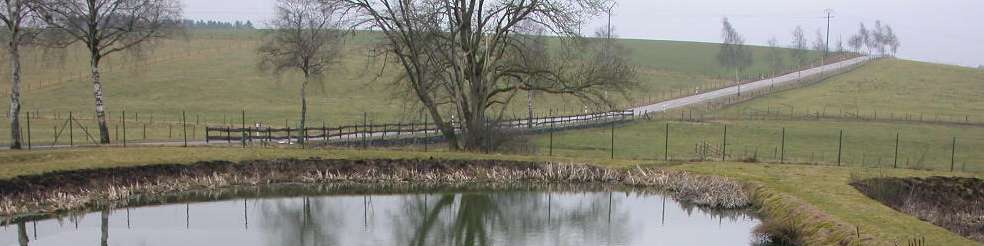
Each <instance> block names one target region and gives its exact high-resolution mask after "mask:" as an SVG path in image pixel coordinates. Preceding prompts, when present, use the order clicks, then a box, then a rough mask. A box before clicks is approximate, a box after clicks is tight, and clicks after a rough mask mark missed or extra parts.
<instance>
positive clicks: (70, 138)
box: [68, 111, 125, 147]
mask: <svg viewBox="0 0 984 246" xmlns="http://www.w3.org/2000/svg"><path fill="white" fill-rule="evenodd" d="M72 123H75V120H74V118H72V112H71V111H69V112H68V147H73V146H75V139H74V138H75V125H72ZM124 143H125V142H124ZM124 147H125V146H124Z"/></svg>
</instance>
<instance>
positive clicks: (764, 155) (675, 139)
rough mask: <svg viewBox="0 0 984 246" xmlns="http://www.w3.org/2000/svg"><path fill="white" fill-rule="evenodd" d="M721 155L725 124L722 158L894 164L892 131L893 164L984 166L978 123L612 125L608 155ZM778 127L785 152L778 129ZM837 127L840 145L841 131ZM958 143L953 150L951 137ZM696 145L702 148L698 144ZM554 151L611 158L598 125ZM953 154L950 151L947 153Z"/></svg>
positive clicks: (983, 137)
mask: <svg viewBox="0 0 984 246" xmlns="http://www.w3.org/2000/svg"><path fill="white" fill-rule="evenodd" d="M667 124H669V129H670V133H669V142H670V144H669V148H668V150H669V154H668V157H669V158H670V159H673V160H701V159H704V160H721V157H722V155H721V149H722V143H723V142H724V141H722V140H723V139H724V137H725V136H724V134H725V132H724V128H725V126H727V128H728V132H727V146H726V148H725V151H726V152H727V153H726V158H727V160H730V161H737V160H753V159H754V160H757V161H763V162H776V163H778V162H780V161H785V162H790V163H809V164H823V165H837V154H838V146H839V145H840V147H842V148H841V150H842V152H841V163H842V165H845V166H855V167H861V166H863V167H893V166H895V143H896V133H899V135H900V136H901V137H900V141H899V156H898V165H897V166H898V167H899V168H910V169H932V170H949V169H950V164H951V157H954V160H953V161H954V162H953V164H954V169H955V170H966V171H973V172H984V153H981V152H980V151H978V150H979V149H981V148H984V128H981V127H976V126H945V125H929V124H891V123H865V122H842V121H721V122H707V123H689V122H666V121H642V122H637V123H633V124H629V125H625V126H622V127H618V128H616V129H615V156H616V158H621V159H640V160H662V159H664V158H666V157H667V153H666V150H667V146H666V139H667V137H666V126H667ZM783 128H785V154H783V153H782V152H783V147H782V146H783V145H782V144H783V135H782V134H783V133H782V129H783ZM841 130H843V131H844V138H843V145H841V140H840V131H841ZM954 137H956V138H957V149H956V152H955V153H954V152H953V151H952V145H953V138H954ZM534 141H535V144H536V146H537V148H538V150H539V152H540V154H546V153H549V148H550V136H549V135H540V136H538V137H537V138H536V139H535V140H534ZM701 146H706V147H704V148H702V147H701ZM553 153H554V154H555V155H557V156H571V157H583V158H610V155H611V129H607V128H597V129H589V130H580V131H569V132H560V133H555V134H554V135H553ZM951 155H953V156H951Z"/></svg>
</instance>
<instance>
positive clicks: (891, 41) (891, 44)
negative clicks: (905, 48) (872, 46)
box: [885, 25, 902, 56]
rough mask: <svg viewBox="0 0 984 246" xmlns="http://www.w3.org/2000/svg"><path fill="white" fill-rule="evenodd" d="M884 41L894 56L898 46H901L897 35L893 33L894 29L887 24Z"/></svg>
mask: <svg viewBox="0 0 984 246" xmlns="http://www.w3.org/2000/svg"><path fill="white" fill-rule="evenodd" d="M885 43H886V45H888V50H889V51H890V52H891V53H892V56H895V55H896V54H897V53H898V52H899V47H900V46H902V42H901V41H899V37H898V36H896V35H895V30H893V29H892V27H891V26H889V25H885Z"/></svg>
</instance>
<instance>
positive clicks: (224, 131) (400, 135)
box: [205, 110, 635, 145]
mask: <svg viewBox="0 0 984 246" xmlns="http://www.w3.org/2000/svg"><path fill="white" fill-rule="evenodd" d="M634 115H635V113H634V112H633V111H632V110H620V111H610V112H600V113H587V114H578V115H564V116H547V117H534V118H523V119H503V120H497V121H495V123H493V124H495V125H496V128H499V129H502V130H510V131H519V132H547V131H558V130H565V129H574V128H586V127H597V126H603V125H608V124H611V123H616V122H625V121H629V120H632V119H633V117H634ZM364 122H367V123H366V124H357V125H345V126H336V127H328V126H325V125H322V126H321V127H305V128H303V129H301V128H291V127H284V128H275V127H270V126H263V125H258V124H257V125H254V126H245V125H246V122H245V121H244V122H241V124H240V126H239V127H234V126H228V125H227V126H208V127H205V141H206V143H212V142H225V143H233V142H243V143H252V142H262V143H282V144H292V143H298V142H302V141H305V142H315V143H321V144H342V145H350V144H353V143H362V144H368V143H369V142H373V143H377V142H386V141H407V140H426V139H433V138H441V137H442V135H441V127H440V126H438V125H437V124H434V123H430V122H424V123H388V124H370V123H368V121H364ZM450 125H451V127H452V128H453V129H455V131H462V130H463V128H462V127H461V122H460V121H453V122H451V124H450Z"/></svg>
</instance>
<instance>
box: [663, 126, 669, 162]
mask: <svg viewBox="0 0 984 246" xmlns="http://www.w3.org/2000/svg"><path fill="white" fill-rule="evenodd" d="M665 138H666V139H665V140H664V143H666V145H664V146H663V160H665V161H669V160H670V123H669V122H666V135H665Z"/></svg>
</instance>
